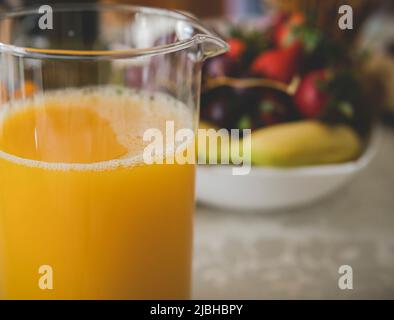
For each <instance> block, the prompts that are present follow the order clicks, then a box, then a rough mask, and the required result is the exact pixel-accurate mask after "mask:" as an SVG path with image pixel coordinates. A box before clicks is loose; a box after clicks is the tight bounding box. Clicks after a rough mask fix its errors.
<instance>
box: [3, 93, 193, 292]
mask: <svg viewBox="0 0 394 320" xmlns="http://www.w3.org/2000/svg"><path fill="white" fill-rule="evenodd" d="M189 117H191V115H190V111H188V109H187V108H186V107H185V106H184V105H182V104H181V103H180V102H177V101H175V100H174V99H172V98H170V97H168V96H165V95H158V94H156V95H154V96H148V94H142V93H137V92H131V91H130V92H129V91H123V92H121V91H120V90H118V89H115V88H96V89H94V88H91V89H85V90H77V89H73V90H71V89H70V90H64V91H55V92H53V93H49V94H46V95H45V96H42V97H36V98H35V99H34V100H30V101H25V102H24V103H23V104H20V105H18V106H13V107H12V108H8V109H7V107H5V108H4V110H3V112H2V114H1V117H0V298H2V299H156V298H157V299H185V298H189V294H190V276H191V247H192V218H193V207H194V203H193V202H194V167H193V166H192V165H178V164H174V165H170V164H168V165H159V164H154V165H146V164H144V163H143V162H142V160H141V159H142V152H143V148H144V146H145V143H144V142H143V139H142V135H143V132H144V130H146V129H148V128H159V129H163V128H164V125H165V121H166V120H173V121H174V122H175V124H176V127H179V128H182V127H189V126H190V124H191V121H190V119H189ZM41 266H49V267H50V268H51V270H52V275H51V281H52V282H51V287H48V286H47V287H44V288H42V286H40V281H41V280H42V277H43V275H44V274H43V273H40V267H41ZM47 275H48V274H47Z"/></svg>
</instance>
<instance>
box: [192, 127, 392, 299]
mask: <svg viewBox="0 0 394 320" xmlns="http://www.w3.org/2000/svg"><path fill="white" fill-rule="evenodd" d="M381 132H382V139H381V142H380V145H379V151H378V154H377V156H376V157H375V158H374V159H373V161H372V163H371V164H370V165H369V166H368V167H367V169H365V171H363V172H361V173H360V174H359V175H358V176H357V177H356V178H355V179H354V180H353V181H352V182H351V183H350V184H349V185H348V186H346V187H345V188H342V189H341V190H340V191H338V192H337V193H336V194H334V195H332V196H330V197H329V198H327V199H325V200H323V201H321V202H319V203H317V204H315V205H311V206H309V207H306V208H299V209H294V210H286V211H276V212H236V211H234V212H229V211H225V210H220V209H219V210H218V209H212V208H208V207H203V206H198V207H197V212H196V229H195V248H194V275H193V298H195V299H278V298H279V299H296V298H298V299H349V298H350V299H364V298H371V299H375V298H391V299H393V298H394V170H393V166H394V129H392V128H389V127H382V128H381ZM341 265H349V266H351V267H352V269H353V290H340V289H339V286H338V280H339V278H340V276H341V275H340V274H339V273H338V269H339V267H340V266H341Z"/></svg>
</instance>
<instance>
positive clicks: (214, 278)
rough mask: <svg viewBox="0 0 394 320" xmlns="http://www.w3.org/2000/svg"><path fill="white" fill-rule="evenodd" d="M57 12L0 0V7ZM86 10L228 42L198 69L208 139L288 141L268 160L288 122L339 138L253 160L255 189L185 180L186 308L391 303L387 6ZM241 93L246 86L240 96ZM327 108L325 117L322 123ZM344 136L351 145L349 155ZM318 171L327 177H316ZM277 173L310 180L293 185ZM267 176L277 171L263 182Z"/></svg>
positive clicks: (271, 2)
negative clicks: (161, 19) (343, 283)
mask: <svg viewBox="0 0 394 320" xmlns="http://www.w3.org/2000/svg"><path fill="white" fill-rule="evenodd" d="M57 2H62V1H55V0H52V1H50V0H47V1H35V0H26V1H23V0H1V1H0V6H1V9H2V10H7V9H8V8H12V7H18V6H21V5H23V4H26V3H27V4H29V5H31V4H51V3H57ZM84 2H89V1H87V0H85V1H84ZM90 2H116V3H125V4H138V5H145V6H156V7H163V8H169V9H176V10H183V11H187V12H190V13H192V14H194V15H196V16H197V17H199V18H201V19H203V20H204V21H205V22H206V23H207V24H209V25H210V26H211V27H212V28H213V29H214V30H215V31H216V32H218V33H219V34H221V35H222V36H223V37H224V38H225V39H226V40H228V41H229V43H230V45H231V50H230V53H228V54H227V55H225V56H222V57H220V58H217V59H214V60H212V61H209V62H207V63H206V66H205V67H204V77H203V78H204V80H203V81H204V82H203V94H202V99H201V100H202V103H201V118H202V121H203V123H204V125H206V126H208V127H225V128H228V129H231V128H252V129H253V130H254V132H258V133H259V134H261V135H263V136H264V134H265V132H266V131H262V130H267V129H270V128H282V129H283V128H286V129H284V130H293V131H284V132H286V134H280V136H281V138H280V139H279V138H275V139H278V140H275V141H273V142H272V145H274V146H278V145H279V146H283V145H286V143H288V144H290V145H294V144H296V143H295V142H294V141H296V139H297V137H298V136H299V135H302V134H301V132H302V130H306V129H303V128H297V129H288V127H283V126H286V125H288V124H289V123H293V122H297V123H299V122H309V121H310V120H311V119H312V120H318V121H319V122H321V123H330V124H341V125H343V126H345V127H346V130H348V131H347V133H348V134H345V135H343V136H342V135H327V136H324V137H321V138H320V137H318V136H314V134H313V132H315V131H312V134H309V133H308V134H305V135H306V136H308V135H309V138H310V139H312V140H313V147H312V148H311V149H310V150H306V147H305V144H307V143H303V144H302V143H301V144H300V145H301V147H300V148H299V153H298V154H293V155H289V154H286V157H287V158H283V159H281V161H278V162H276V163H273V162H270V163H268V162H267V161H266V160H264V161H263V160H261V159H258V160H256V161H255V162H254V163H253V168H257V169H256V171H257V170H260V169H262V170H263V171H261V172H260V174H259V175H260V177H263V178H259V179H262V181H258V182H256V180H253V179H252V178H253V177H251V178H250V180H246V178H245V179H242V180H241V179H238V178H237V179H238V180H235V179H236V178H235V177H234V179H233V180H225V181H224V182H223V181H221V180H220V177H221V176H222V175H223V174H222V173H221V174H220V175H218V176H215V174H216V171H213V170H215V169H212V168H211V169H206V168H201V167H200V168H199V169H198V182H197V199H198V200H199V202H198V205H197V212H196V236H195V237H196V239H195V259H194V297H195V298H207V299H209V298H215V299H216V298H219V299H220V298H222V299H226V298H232V299H258V298H271V299H272V298H285V299H286V298H290V299H295V298H323V299H327V298H328V299H357V298H391V299H392V298H394V215H393V212H394V199H393V197H392V190H393V189H394V172H393V159H394V129H393V127H394V90H393V85H394V19H393V14H394V2H393V1H392V0H348V1H341V0H327V1H319V0H216V1H210V2H207V1H200V0H160V1H155V0H112V1H111V0H108V1H90ZM343 4H348V5H351V7H352V8H353V23H354V25H353V29H352V30H345V31H344V30H340V29H339V27H338V8H339V7H340V6H341V5H343ZM300 17H301V18H300ZM310 17H313V19H312V18H311V19H310ZM311 21H313V22H311ZM289 41H290V42H289ZM298 41H300V42H301V43H302V45H303V46H304V47H303V53H302V54H301V55H299V52H298V51H297V54H296V55H294V56H292V58H294V59H295V60H291V59H290V58H289V55H286V54H285V53H284V52H285V51H286V50H287V49H286V48H288V47H289V46H288V44H289V43H290V44H291V46H290V47H291V48H293V45H294V48H297V44H299V43H298ZM288 42H289V43H288ZM289 59H290V60H289ZM286 61H287V62H288V61H291V63H290V62H289V66H288V68H287V69H286V68H284V67H283V66H284V65H286ZM294 65H296V66H297V68H296V67H294ZM272 66H275V67H272ZM290 66H291V67H292V68H290ZM293 67H294V68H293ZM290 69H291V70H290ZM245 70H247V71H245ZM321 70H329V72H328V73H327V72H326V71H324V72H322V71H321ZM345 71H346V72H345ZM348 71H349V72H348ZM327 74H329V75H327ZM251 79H252V80H253V81H254V80H256V79H257V83H258V84H257V85H256V82H254V85H249V83H250V82H248V81H250V80H251ZM311 79H312V80H313V81H312V82H311ZM323 80H324V81H326V80H327V81H328V80H329V81H328V82H327V83H328V84H327V88H328V89H327V88H326V89H327V90H332V91H329V92H331V93H329V94H328V93H327V94H328V96H329V97H326V96H325V95H323V93H322V91H321V90H322V89H321V87H320V84H319V83H320V82H321V81H323ZM245 81H246V82H245ZM319 81H320V82H319ZM324 81H323V82H324ZM311 83H312V84H311ZM245 84H246V85H245ZM292 85H294V86H295V87H296V91H295V92H293V91H292V88H291V87H292ZM249 89H250V90H249ZM323 91H324V90H323ZM329 98H330V99H331V98H332V99H333V100H330V101H333V103H332V104H331V105H330V108H328V107H326V108H325V109H324V110H323V111H322V110H321V109H322V108H323V107H322V106H321V102H322V101H323V100H324V101H326V100H328V99H329ZM334 98H335V99H334ZM278 130H279V129H278ZM313 130H314V129H313ZM319 130H320V129H319ZM307 132H309V131H307ZM319 132H320V131H319ZM349 132H350V133H349ZM349 134H350V135H351V136H352V137H353V136H354V137H356V138H355V139H353V140H352V139H350V140H352V141H350V142H349V141H348V137H349ZM305 135H303V137H305ZM310 136H312V137H310ZM283 137H284V138H283ZM376 137H378V138H376ZM303 139H304V138H303ZM303 141H304V140H303ZM344 141H345V142H344ZM354 141H356V142H354ZM344 143H345V144H344ZM295 149H297V148H295ZM311 150H312V151H311ZM252 151H253V150H252ZM272 152H276V150H274V151H272ZM297 152H298V151H297ZM308 152H309V153H308ZM319 152H320V157H319V158H318V157H316V156H315V155H316V153H319ZM325 153H328V154H325ZM324 154H325V155H324ZM276 155H278V154H276ZM323 155H324V156H323ZM333 155H334V156H333ZM280 156H282V155H281V154H279V157H280ZM296 157H298V158H296ZM264 159H266V157H265V158H264ZM300 159H301V160H300ZM321 164H330V165H332V166H333V167H332V168H331V169H330V171H327V172H328V173H327V172H325V171H324V172H321V171H319V170H320V167H319V166H318V165H321ZM283 166H285V167H292V168H293V167H296V168H297V167H303V166H312V167H314V168H315V169H316V170H314V171H311V172H313V173H311V172H309V173H308V174H306V175H305V176H302V175H301V174H294V173H291V172H290V171H285V170H286V169H283V168H282V167H283ZM267 167H268V168H269V170H271V168H272V167H274V170H277V171H270V173H269V174H267V175H265V174H266V173H265V171H264V169H266V168H267ZM296 168H295V169H296ZM293 169H294V168H293ZM206 170H208V171H206ZM349 171H351V174H350V173H349ZM356 173H357V174H356ZM287 174H288V176H287ZM313 175H315V180H313ZM294 176H301V178H300V180H294ZM311 176H312V178H311ZM291 177H292V178H291ZM248 179H249V178H248ZM291 179H293V180H291ZM345 180H346V184H345V183H344V181H345ZM228 181H230V183H229V182H228ZM231 181H233V182H231ZM329 186H332V190H330V192H328V191H327V192H326V191H324V190H328V189H329ZM330 188H331V187H330ZM320 189H321V190H322V191H321V193H320V194H314V192H315V193H316V192H317V190H320ZM220 192H221V193H220ZM308 193H310V194H309V198H308ZM323 193H327V196H325V197H323V196H322V194H323ZM328 193H330V195H328ZM252 195H253V196H252ZM297 197H298V198H297ZM302 197H304V198H303V199H301V198H302ZM313 197H316V199H313V201H312V198H313ZM256 198H257V200H259V198H261V199H264V201H265V203H262V204H261V206H260V207H261V208H259V206H258V205H256V208H254V209H253V208H252V209H250V208H248V210H244V209H245V208H246V207H248V204H249V205H250V204H251V203H253V201H255V200H256ZM245 199H246V200H245ZM305 199H306V200H305ZM309 200H310V201H309ZM231 201H233V202H231ZM292 201H293V202H292ZM297 201H298V202H297ZM230 203H231V205H230ZM256 203H258V201H257V202H256ZM267 203H270V204H271V205H270V206H268V205H267ZM294 203H296V204H297V203H298V204H301V203H302V205H293V204H294ZM237 204H245V205H244V207H245V208H243V207H242V206H243V205H237ZM264 206H265V207H264ZM341 265H350V266H352V268H353V272H354V288H353V290H341V289H339V288H338V279H339V277H340V274H339V273H338V269H339V267H340V266H341Z"/></svg>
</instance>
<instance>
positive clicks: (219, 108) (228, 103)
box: [201, 87, 237, 129]
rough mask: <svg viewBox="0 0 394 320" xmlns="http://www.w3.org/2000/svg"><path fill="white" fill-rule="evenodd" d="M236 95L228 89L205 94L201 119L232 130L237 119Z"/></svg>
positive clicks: (218, 89)
mask: <svg viewBox="0 0 394 320" xmlns="http://www.w3.org/2000/svg"><path fill="white" fill-rule="evenodd" d="M236 102H237V99H236V95H235V94H234V92H233V90H231V89H230V88H227V87H222V88H217V89H215V90H212V91H210V92H209V93H205V94H204V95H203V96H202V99H201V118H202V119H203V120H205V121H208V122H211V123H213V124H215V125H217V126H218V127H221V128H228V129H230V128H232V127H233V125H234V124H235V121H236V119H237V114H236Z"/></svg>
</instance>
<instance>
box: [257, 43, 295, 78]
mask: <svg viewBox="0 0 394 320" xmlns="http://www.w3.org/2000/svg"><path fill="white" fill-rule="evenodd" d="M299 56H300V50H299V48H298V47H297V46H291V47H288V48H282V49H271V50H267V51H265V52H263V53H262V54H260V55H259V56H258V57H257V58H256V60H255V61H254V62H253V64H252V67H251V71H252V73H253V74H255V75H258V76H261V77H267V78H269V79H273V80H277V81H282V82H289V81H290V80H291V79H292V77H293V76H294V74H295V73H296V71H297V67H298V65H297V62H298V61H297V60H298V59H299Z"/></svg>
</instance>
